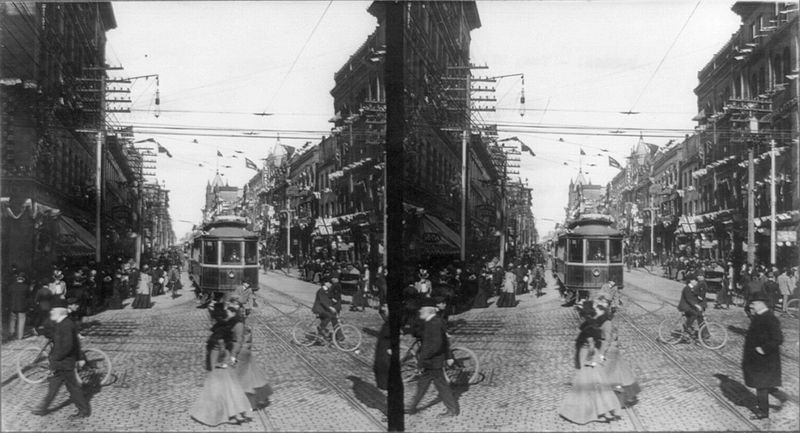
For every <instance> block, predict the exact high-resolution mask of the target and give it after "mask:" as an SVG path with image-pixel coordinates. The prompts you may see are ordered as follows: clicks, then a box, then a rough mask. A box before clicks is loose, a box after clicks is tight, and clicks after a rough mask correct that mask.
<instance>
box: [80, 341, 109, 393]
mask: <svg viewBox="0 0 800 433" xmlns="http://www.w3.org/2000/svg"><path fill="white" fill-rule="evenodd" d="M83 357H84V358H83V361H85V362H84V363H83V365H82V366H80V365H78V366H76V367H75V373H76V374H77V376H78V382H79V383H82V384H83V385H84V386H87V387H89V388H97V387H101V386H103V385H108V381H109V379H110V378H111V358H110V357H109V356H108V355H107V354H106V353H105V352H103V351H102V350H100V349H86V350H84V351H83Z"/></svg>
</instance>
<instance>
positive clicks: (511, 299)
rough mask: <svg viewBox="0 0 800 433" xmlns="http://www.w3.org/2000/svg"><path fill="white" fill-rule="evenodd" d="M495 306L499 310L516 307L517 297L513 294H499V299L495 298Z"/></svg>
mask: <svg viewBox="0 0 800 433" xmlns="http://www.w3.org/2000/svg"><path fill="white" fill-rule="evenodd" d="M497 306H498V307H499V308H509V307H516V306H517V295H515V294H514V292H500V297H498V298H497Z"/></svg>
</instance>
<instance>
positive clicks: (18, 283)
mask: <svg viewBox="0 0 800 433" xmlns="http://www.w3.org/2000/svg"><path fill="white" fill-rule="evenodd" d="M30 289H31V286H30V284H28V279H27V276H26V275H25V273H24V272H20V273H19V274H17V277H16V279H15V281H14V282H13V283H11V285H10V287H9V291H10V292H11V315H10V316H9V319H10V320H9V323H8V328H6V329H8V333H9V334H12V335H13V333H14V329H16V331H17V339H18V340H22V337H24V336H25V319H26V317H25V316H26V314H27V313H28V307H29V306H30V301H31V290H30Z"/></svg>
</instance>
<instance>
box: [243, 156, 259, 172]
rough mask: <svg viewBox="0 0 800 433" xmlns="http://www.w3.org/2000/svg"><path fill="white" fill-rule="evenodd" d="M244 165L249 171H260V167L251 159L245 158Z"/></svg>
mask: <svg viewBox="0 0 800 433" xmlns="http://www.w3.org/2000/svg"><path fill="white" fill-rule="evenodd" d="M244 165H245V166H246V167H247V168H249V169H252V170H255V171H258V166H256V163H255V162H253V161H251V160H250V158H245V159H244Z"/></svg>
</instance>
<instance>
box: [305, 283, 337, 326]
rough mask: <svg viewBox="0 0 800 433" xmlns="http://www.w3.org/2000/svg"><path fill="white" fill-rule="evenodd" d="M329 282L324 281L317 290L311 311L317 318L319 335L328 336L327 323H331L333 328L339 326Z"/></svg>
mask: <svg viewBox="0 0 800 433" xmlns="http://www.w3.org/2000/svg"><path fill="white" fill-rule="evenodd" d="M330 288H331V282H330V281H325V282H324V283H322V286H321V287H320V288H319V290H317V295H316V297H315V298H314V306H313V307H311V311H312V312H313V313H314V314H316V315H317V317H319V327H318V328H317V329H318V330H319V332H320V334H323V335H329V334H330V332H329V331H328V323H333V327H334V328H335V327H336V326H337V325H338V324H339V320H338V318H337V310H336V306H335V303H334V301H333V298H332V297H331V293H330Z"/></svg>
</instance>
